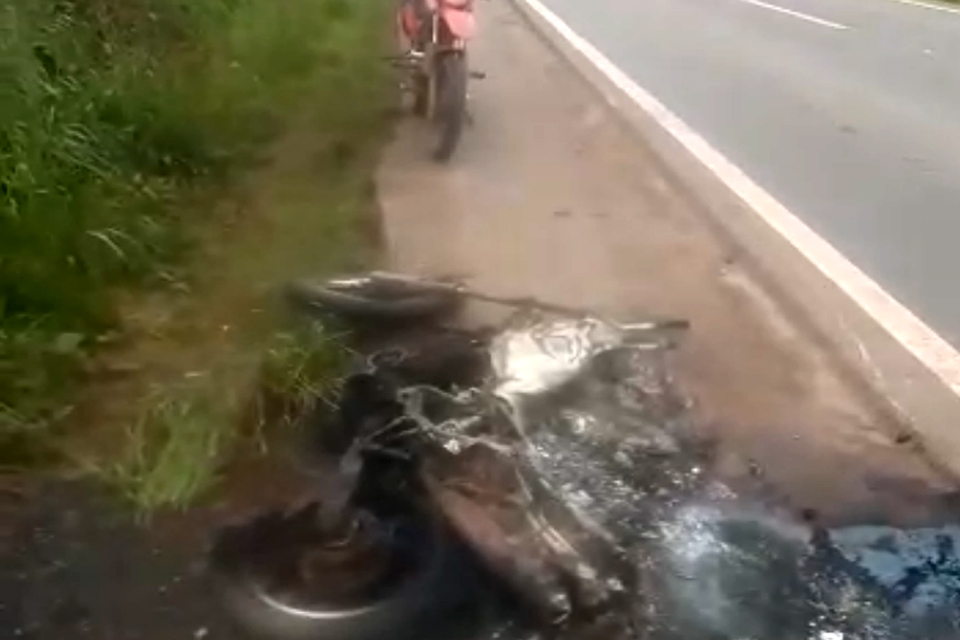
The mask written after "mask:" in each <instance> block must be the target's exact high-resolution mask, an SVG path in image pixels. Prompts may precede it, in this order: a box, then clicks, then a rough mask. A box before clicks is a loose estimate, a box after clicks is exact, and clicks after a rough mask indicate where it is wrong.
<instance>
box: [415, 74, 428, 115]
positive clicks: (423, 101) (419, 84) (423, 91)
mask: <svg viewBox="0 0 960 640" xmlns="http://www.w3.org/2000/svg"><path fill="white" fill-rule="evenodd" d="M429 94H430V81H429V80H428V79H427V77H426V76H424V75H421V74H419V73H418V74H417V75H416V76H414V78H413V115H415V116H417V117H419V118H424V117H426V115H427V103H428V102H429V101H430V95H429Z"/></svg>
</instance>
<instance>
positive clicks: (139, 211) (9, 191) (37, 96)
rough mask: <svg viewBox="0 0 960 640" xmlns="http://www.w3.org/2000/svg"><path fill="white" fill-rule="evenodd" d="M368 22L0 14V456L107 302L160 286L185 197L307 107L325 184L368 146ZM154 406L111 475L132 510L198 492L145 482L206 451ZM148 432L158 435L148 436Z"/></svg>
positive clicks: (155, 5)
mask: <svg viewBox="0 0 960 640" xmlns="http://www.w3.org/2000/svg"><path fill="white" fill-rule="evenodd" d="M383 11H384V6H383V5H382V4H381V3H380V1H379V0H284V1H283V2H277V1H276V0H191V1H190V2H180V1H178V0H7V2H5V3H4V4H3V6H2V7H0V407H2V411H0V448H3V449H5V450H7V451H10V450H11V449H10V445H11V443H14V442H15V441H16V442H19V441H20V440H23V439H24V438H32V437H34V436H35V435H37V434H41V435H42V433H43V432H44V430H45V429H47V428H48V427H49V425H52V424H55V423H56V421H57V417H58V415H59V412H60V411H61V410H62V407H63V406H64V402H63V400H64V397H65V396H68V395H69V394H70V391H71V389H72V388H73V386H74V385H75V384H76V381H77V373H78V372H79V371H80V370H81V368H82V365H83V362H84V360H85V358H86V355H87V353H88V351H89V350H91V349H93V348H95V347H96V344H97V342H98V336H99V335H100V334H101V333H103V332H105V331H108V330H110V329H111V328H112V327H113V325H114V323H115V322H116V318H115V317H114V313H113V307H112V304H111V302H112V294H113V291H114V290H115V289H116V287H118V286H129V285H131V284H154V283H158V282H159V281H161V280H162V274H163V273H165V272H166V271H167V270H168V269H169V265H170V264H171V263H172V262H173V261H174V260H177V259H178V258H179V256H180V255H181V254H182V253H183V251H184V249H185V248H187V246H188V243H187V240H186V238H187V235H186V234H185V233H184V230H185V229H186V228H188V227H189V226H190V225H191V224H194V223H197V222H200V221H202V220H201V219H200V218H201V216H202V212H200V211H197V210H196V208H195V207H191V206H189V202H190V196H191V194H193V193H194V192H195V191H196V189H197V188H202V187H204V186H205V185H209V184H211V183H215V182H218V181H221V180H223V179H224V178H225V177H227V176H228V175H229V172H230V170H231V169H233V168H234V167H237V166H238V165H243V164H245V163H246V161H248V160H249V159H251V158H253V157H254V155H255V153H256V150H257V149H259V148H260V147H261V146H262V145H263V143H264V142H265V141H266V140H268V139H270V138H271V137H272V136H273V135H275V134H276V133H277V132H278V131H280V130H281V129H282V127H283V126H284V124H285V120H286V118H287V116H288V115H289V114H290V113H292V112H294V111H297V110H302V109H301V107H302V105H304V104H305V103H309V104H311V105H314V109H313V118H314V120H315V122H316V125H317V126H318V127H321V128H323V130H324V131H326V132H328V134H327V135H328V137H329V153H328V154H327V156H328V160H327V162H326V165H325V169H326V170H336V169H337V166H338V163H339V164H342V163H343V162H349V160H350V158H351V157H352V152H353V151H354V150H355V149H356V148H358V147H359V146H362V145H363V144H364V140H365V139H366V138H368V137H370V136H371V135H375V133H374V132H373V130H374V129H376V127H375V126H372V125H373V123H375V122H376V120H377V119H378V118H380V117H382V116H381V112H380V111H379V109H380V105H381V104H382V102H383V100H382V97H383V90H384V82H383V78H384V72H383V70H382V68H381V67H382V64H381V62H380V50H379V47H378V46H377V45H378V43H379V41H380V34H381V32H382V29H383V24H384V23H383ZM338 250H340V248H338ZM160 404H161V408H159V409H158V413H156V414H155V415H154V417H153V418H150V419H148V420H145V422H144V423H143V424H141V425H139V426H137V427H136V428H135V429H133V430H132V431H131V439H132V440H133V441H134V442H136V441H138V439H139V440H140V441H142V442H144V443H149V444H150V446H149V447H147V448H148V449H152V448H153V447H154V446H157V447H159V450H158V451H156V452H154V453H152V454H150V455H146V454H144V456H140V457H139V458H138V457H137V456H133V458H131V459H132V460H135V461H136V462H135V463H133V462H127V463H124V464H123V465H121V467H119V468H118V470H117V474H115V475H118V477H120V476H122V477H126V478H130V479H136V480H131V482H130V483H129V484H131V486H134V485H135V486H140V487H143V488H142V489H138V490H137V495H138V496H140V497H138V498H137V501H138V502H144V503H153V502H157V501H160V502H163V501H171V502H178V500H179V498H177V496H179V495H185V494H188V493H190V492H191V491H192V489H190V488H192V487H196V486H200V485H202V484H203V482H204V480H203V478H202V477H199V476H196V475H191V474H190V473H187V475H186V476H185V478H184V480H183V483H184V484H183V485H182V486H181V487H180V488H179V489H175V490H174V489H171V490H169V491H167V490H164V491H160V490H159V489H156V488H155V486H158V484H163V483H161V482H160V481H158V480H152V479H151V478H154V477H155V475H154V474H155V473H156V474H159V476H161V477H162V476H164V475H166V471H162V470H166V469H173V468H176V467H178V465H180V464H181V463H180V462H178V461H180V460H181V459H186V458H187V457H189V455H197V456H199V457H200V458H201V459H202V458H204V457H205V456H207V454H208V452H209V451H211V449H212V448H219V447H220V446H221V444H222V443H221V436H220V435H217V436H216V437H214V436H213V435H212V434H211V433H209V430H207V431H203V430H202V429H201V428H200V426H199V425H200V423H201V422H202V420H201V418H199V417H198V415H197V414H196V413H195V411H194V410H192V409H191V410H188V409H187V408H186V406H184V405H182V404H180V403H177V402H174V403H172V404H171V403H165V402H161V403H160ZM188 404H189V405H190V406H193V405H192V403H188ZM177 420H180V421H184V422H185V424H189V425H193V426H190V427H185V428H184V429H185V432H184V433H185V434H188V435H183V436H181V434H180V431H178V430H175V429H174V427H173V426H172V422H175V421H177ZM168 423H170V425H169V426H164V425H167V424H168ZM149 424H157V425H159V427H158V432H159V433H167V436H162V435H158V436H152V435H151V436H150V437H147V436H146V433H147V432H148V431H150V428H148V425H149ZM141 432H142V435H138V434H141ZM201 432H203V433H207V435H206V436H201V435H199V434H200V433H201ZM216 433H217V434H219V433H220V432H219V431H218V432H216ZM25 434H29V435H25ZM184 438H185V439H184ZM155 442H159V443H160V444H159V445H155V444H154V443H155ZM214 444H216V447H214ZM145 446H146V445H145ZM135 448H136V447H135ZM188 454H189V455H188ZM149 469H158V470H160V471H156V472H154V471H149V472H148V471H147V470H149ZM194 473H205V472H200V471H196V472H194ZM160 496H163V497H162V498H161V497H160Z"/></svg>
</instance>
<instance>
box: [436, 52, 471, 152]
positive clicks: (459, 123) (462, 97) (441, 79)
mask: <svg viewBox="0 0 960 640" xmlns="http://www.w3.org/2000/svg"><path fill="white" fill-rule="evenodd" d="M437 74H438V77H437V80H438V90H437V123H438V124H439V126H440V141H439V143H438V144H437V148H436V149H435V150H434V152H433V159H434V160H436V161H437V162H447V161H448V160H449V159H450V157H451V156H452V155H453V152H454V150H455V149H456V148H457V144H458V143H459V142H460V135H461V134H462V133H463V122H464V119H465V118H466V113H467V58H466V55H465V54H464V53H463V52H462V51H455V52H452V53H448V54H446V55H444V56H443V57H441V58H440V60H439V62H438V64H437Z"/></svg>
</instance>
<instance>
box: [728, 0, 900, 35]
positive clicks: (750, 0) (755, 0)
mask: <svg viewBox="0 0 960 640" xmlns="http://www.w3.org/2000/svg"><path fill="white" fill-rule="evenodd" d="M901 1H903V0H901ZM740 2H745V3H747V4H752V5H754V6H755V7H762V8H764V9H769V10H770V11H776V12H777V13H783V14H786V15H788V16H793V17H794V18H799V19H800V20H806V21H807V22H812V23H813V24H818V25H820V26H821V27H829V28H830V29H841V30H842V29H849V28H850V27H848V26H846V25H843V24H840V23H837V22H830V21H829V20H824V19H823V18H818V17H816V16H811V15H810V14H807V13H801V12H799V11H794V10H793V9H787V8H786V7H778V6H777V5H775V4H770V3H767V2H761V0H740Z"/></svg>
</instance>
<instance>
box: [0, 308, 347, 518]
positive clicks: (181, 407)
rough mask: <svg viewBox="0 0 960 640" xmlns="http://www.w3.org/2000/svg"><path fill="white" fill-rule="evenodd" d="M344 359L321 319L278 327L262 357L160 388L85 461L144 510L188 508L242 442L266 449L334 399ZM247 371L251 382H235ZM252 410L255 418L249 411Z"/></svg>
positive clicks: (343, 350) (338, 341) (344, 352)
mask: <svg viewBox="0 0 960 640" xmlns="http://www.w3.org/2000/svg"><path fill="white" fill-rule="evenodd" d="M252 353H253V352H252ZM347 357H348V352H347V350H346V348H345V347H344V343H343V340H342V336H340V335H339V334H336V333H332V332H330V331H329V330H327V329H325V328H324V327H323V326H322V325H320V324H319V323H312V324H309V325H306V326H304V327H299V328H296V329H292V330H289V331H281V332H276V333H274V334H272V335H270V336H269V337H268V338H267V339H266V341H265V343H264V344H263V345H262V350H261V351H260V352H259V357H256V356H253V359H252V360H250V361H241V362H238V361H230V362H223V363H220V366H219V368H217V369H215V370H211V371H206V372H203V373H194V374H192V375H190V376H189V377H187V378H184V380H183V381H182V382H181V383H180V384H175V385H168V386H165V387H163V388H160V389H157V390H156V392H155V393H154V394H152V395H151V396H150V397H148V398H146V402H145V403H144V410H143V412H142V414H141V416H140V418H139V419H138V420H137V421H135V422H134V423H133V424H132V425H130V427H129V428H128V429H127V433H126V434H125V435H126V437H125V439H124V442H123V447H122V449H121V451H120V452H119V455H117V456H115V457H114V458H111V460H110V461H109V462H101V463H90V462H87V463H86V466H87V467H88V469H89V470H90V471H92V472H93V473H94V475H96V476H97V477H99V478H100V479H101V480H103V481H105V482H106V483H107V484H108V485H110V486H112V487H114V488H115V489H116V490H117V491H118V492H119V493H120V494H121V495H122V496H123V497H124V498H126V499H127V500H129V501H130V502H131V503H132V504H133V505H134V506H135V508H136V509H137V510H138V511H139V512H140V513H141V514H149V513H151V512H153V511H156V510H157V509H160V508H174V509H182V508H185V507H187V506H188V505H189V504H190V503H191V502H192V501H193V500H194V499H195V498H197V497H198V496H199V495H201V494H202V493H203V492H205V491H207V490H209V489H210V488H211V487H212V486H213V485H214V483H215V481H216V480H217V477H218V475H219V471H220V469H221V468H222V466H223V465H224V464H225V463H226V462H227V461H228V460H229V459H230V457H231V454H232V453H233V452H234V451H235V449H236V448H237V447H239V446H243V445H244V444H250V445H254V446H256V447H257V448H258V449H259V450H260V451H261V452H264V451H266V450H267V449H268V447H269V443H270V441H271V436H275V435H278V433H282V432H283V431H284V427H291V426H293V425H296V424H298V423H300V421H301V419H302V418H303V417H304V416H305V415H306V414H307V413H308V412H309V411H310V410H311V409H312V408H313V407H314V406H315V403H316V402H332V397H331V396H332V394H333V393H334V392H335V390H336V389H337V387H338V386H339V384H340V379H339V375H340V373H341V372H342V371H343V369H344V365H345V363H346V360H347ZM247 371H249V372H253V375H252V376H251V377H252V378H253V379H254V382H253V384H252V385H249V384H247V385H237V384H236V380H237V378H238V377H240V375H238V374H240V373H242V372H247ZM251 386H252V388H251ZM238 388H239V389H241V391H240V393H238V391H237V389H238ZM241 393H243V394H250V396H251V397H250V398H247V399H243V398H241ZM251 403H252V404H251ZM251 409H252V410H253V411H254V412H255V414H254V415H244V413H245V412H249V411H251ZM0 416H2V413H0ZM250 419H252V420H253V421H254V424H253V425H252V426H253V429H251V430H247V431H246V432H245V431H244V430H243V429H241V425H242V424H243V423H244V422H245V421H249V420H250ZM271 427H273V428H272V429H271Z"/></svg>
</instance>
